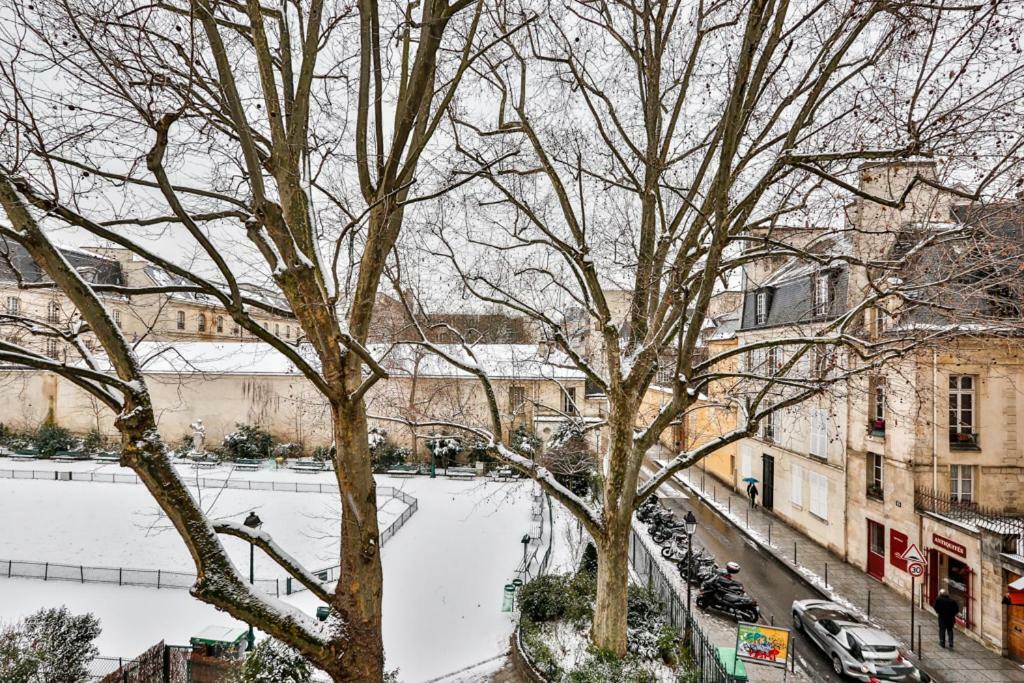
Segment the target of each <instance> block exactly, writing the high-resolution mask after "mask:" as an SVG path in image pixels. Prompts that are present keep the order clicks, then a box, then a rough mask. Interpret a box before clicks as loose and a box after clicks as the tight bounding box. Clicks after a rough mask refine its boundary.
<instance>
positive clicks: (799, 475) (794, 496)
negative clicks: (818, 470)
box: [789, 462, 804, 508]
mask: <svg viewBox="0 0 1024 683" xmlns="http://www.w3.org/2000/svg"><path fill="white" fill-rule="evenodd" d="M791 479H792V481H791V482H790V484H789V502H790V503H792V504H793V507H796V508H802V507H803V506H804V468H803V467H801V466H800V463H796V462H795V463H793V474H792V477H791Z"/></svg>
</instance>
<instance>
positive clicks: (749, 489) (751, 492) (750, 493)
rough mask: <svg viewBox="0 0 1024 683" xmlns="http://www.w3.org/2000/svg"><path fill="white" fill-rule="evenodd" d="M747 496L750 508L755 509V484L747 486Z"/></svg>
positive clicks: (751, 483)
mask: <svg viewBox="0 0 1024 683" xmlns="http://www.w3.org/2000/svg"><path fill="white" fill-rule="evenodd" d="M747 496H748V497H749V498H750V507H752V508H756V507H757V484H755V483H754V482H750V483H749V484H747Z"/></svg>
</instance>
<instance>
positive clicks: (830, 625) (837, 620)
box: [793, 600, 931, 682]
mask: <svg viewBox="0 0 1024 683" xmlns="http://www.w3.org/2000/svg"><path fill="white" fill-rule="evenodd" d="M793 626H794V628H796V630H797V631H802V632H803V633H804V634H806V635H807V637H808V638H809V639H810V640H811V641H813V642H814V643H815V644H816V645H817V646H818V647H820V648H821V649H822V651H823V652H824V653H825V655H826V656H827V657H828V658H829V659H830V660H831V661H832V668H833V669H834V670H835V672H836V673H837V674H839V675H840V676H849V677H850V678H853V679H855V680H858V681H923V682H927V681H930V680H931V679H930V678H929V677H928V675H927V674H925V673H923V672H921V671H918V669H917V667H915V666H914V665H913V664H912V663H911V662H910V661H908V660H907V659H906V658H905V657H904V656H903V653H902V652H900V644H899V642H897V640H896V639H895V638H893V637H892V636H891V635H889V634H888V633H886V632H885V631H883V630H881V629H879V628H875V627H874V626H870V625H867V624H864V623H863V622H862V621H861V620H860V619H859V618H858V617H857V616H856V615H855V614H853V612H851V611H850V610H849V609H848V608H846V607H843V606H842V605H840V604H838V603H835V602H829V601H828V600H797V601H795V602H794V603H793Z"/></svg>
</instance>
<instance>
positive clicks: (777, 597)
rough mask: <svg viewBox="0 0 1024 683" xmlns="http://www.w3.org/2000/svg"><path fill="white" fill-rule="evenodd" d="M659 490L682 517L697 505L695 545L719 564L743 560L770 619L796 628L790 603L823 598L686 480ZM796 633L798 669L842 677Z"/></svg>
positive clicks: (746, 580) (744, 573) (815, 676)
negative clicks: (690, 491) (696, 495)
mask: <svg viewBox="0 0 1024 683" xmlns="http://www.w3.org/2000/svg"><path fill="white" fill-rule="evenodd" d="M669 487H671V488H669ZM658 495H659V497H660V500H661V502H662V503H663V504H664V505H665V506H666V507H667V508H668V509H670V510H672V511H673V512H675V513H676V514H677V515H678V516H679V517H680V518H682V516H683V515H685V514H686V510H687V509H692V510H693V514H694V516H695V517H696V518H697V531H696V533H695V534H694V545H695V546H697V547H703V548H706V549H707V550H708V551H709V552H710V553H711V554H712V555H713V556H714V557H715V560H716V561H717V562H718V564H719V565H724V564H725V563H726V562H738V563H739V564H740V567H741V568H742V570H741V571H740V574H739V577H738V579H739V581H740V582H741V583H742V584H743V587H744V589H746V591H747V593H748V594H750V595H751V597H753V598H754V599H755V600H757V602H758V606H759V607H760V608H761V616H762V618H763V620H764V621H765V622H767V623H774V624H778V625H780V626H786V627H792V617H791V610H790V606H791V605H792V604H793V601H794V600H802V599H805V598H812V597H813V598H817V597H819V596H818V595H817V594H816V593H815V592H814V591H812V590H811V589H810V588H808V587H807V586H806V585H805V584H804V583H803V582H802V581H800V580H799V579H797V578H796V577H795V576H793V574H791V573H790V572H789V571H788V570H786V569H785V568H783V567H781V566H779V564H778V563H777V562H776V561H775V560H774V559H772V558H771V557H769V556H768V555H766V554H765V553H764V552H763V551H761V550H760V549H759V548H758V547H756V546H755V545H753V544H752V543H751V542H750V541H748V540H747V539H746V537H744V536H743V535H742V534H741V533H739V531H737V530H736V528H735V527H733V526H732V524H730V523H729V522H728V521H726V520H725V519H723V518H722V517H721V516H719V515H718V514H717V513H716V512H715V511H714V510H712V509H711V508H709V507H708V506H706V505H705V504H704V503H703V502H702V501H700V500H699V499H697V498H694V497H690V496H687V494H686V492H685V489H684V488H683V487H682V486H681V485H680V484H678V483H676V482H675V481H671V480H670V483H669V484H666V485H663V486H662V487H661V489H660V490H659V491H658ZM695 594H696V593H695ZM695 609H696V607H695ZM792 636H793V642H794V644H795V648H796V659H797V665H798V668H800V669H803V673H804V674H805V675H806V676H807V677H808V678H810V679H812V680H814V681H821V682H824V681H828V682H830V683H831V682H838V681H840V680H842V679H840V678H839V677H838V676H836V674H835V673H834V672H833V671H832V666H831V664H830V662H829V661H828V659H827V658H826V657H825V656H824V655H823V654H822V652H821V650H819V649H818V647H817V646H816V645H814V644H813V643H811V642H810V641H809V640H808V639H807V637H806V636H804V635H803V634H801V633H798V632H796V631H793V634H792ZM751 668H753V667H751ZM752 680H756V679H754V678H752Z"/></svg>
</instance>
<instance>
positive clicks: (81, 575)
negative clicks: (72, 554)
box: [78, 565, 85, 583]
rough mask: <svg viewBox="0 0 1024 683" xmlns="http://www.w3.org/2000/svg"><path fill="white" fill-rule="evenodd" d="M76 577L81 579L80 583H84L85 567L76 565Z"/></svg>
mask: <svg viewBox="0 0 1024 683" xmlns="http://www.w3.org/2000/svg"><path fill="white" fill-rule="evenodd" d="M78 577H79V578H80V579H82V583H85V567H83V566H82V565H78Z"/></svg>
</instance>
